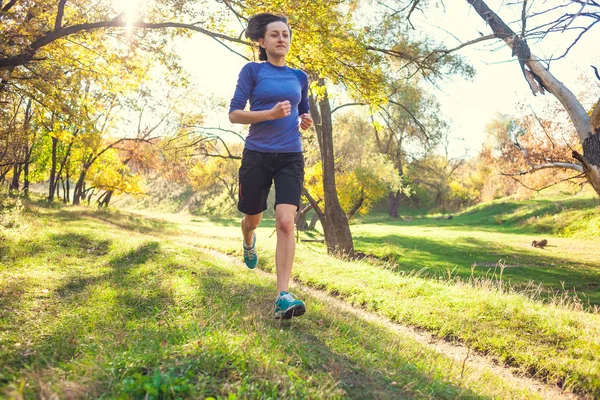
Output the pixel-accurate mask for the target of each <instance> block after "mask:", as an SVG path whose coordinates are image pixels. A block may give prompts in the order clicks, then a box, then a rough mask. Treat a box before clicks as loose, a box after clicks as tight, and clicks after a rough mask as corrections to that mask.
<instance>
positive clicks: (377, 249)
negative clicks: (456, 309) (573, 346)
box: [352, 196, 600, 308]
mask: <svg viewBox="0 0 600 400" xmlns="http://www.w3.org/2000/svg"><path fill="white" fill-rule="evenodd" d="M352 232H353V235H354V240H355V247H356V249H357V250H358V251H361V252H364V253H367V254H372V255H375V256H377V257H379V258H382V259H385V260H389V261H391V265H390V266H389V267H390V268H392V269H393V270H394V271H397V272H399V273H408V272H410V271H414V270H419V271H420V273H421V274H423V275H429V276H447V275H448V274H449V273H450V274H451V275H452V276H458V277H461V278H463V279H466V278H470V277H471V275H472V274H473V275H474V276H476V277H481V276H484V277H485V276H487V277H489V276H492V275H495V276H496V277H499V275H500V270H501V266H503V267H504V270H503V271H502V275H503V278H504V280H505V282H506V284H508V285H510V286H512V287H513V288H514V289H515V290H520V291H524V290H527V291H529V292H530V293H531V292H533V293H537V296H539V297H540V298H541V299H548V298H550V299H554V300H558V299H560V298H561V297H562V296H564V295H565V294H570V295H576V296H577V297H578V298H579V300H580V301H581V302H582V303H583V305H584V306H585V307H588V308H589V307H592V308H593V306H600V255H599V253H598V250H600V202H599V201H598V200H597V199H595V198H591V197H589V196H583V197H582V198H575V199H573V198H555V199H540V200H528V201H520V202H519V201H506V200H500V201H496V202H493V203H487V204H482V205H479V206H476V207H473V208H471V209H469V210H466V211H465V212H463V213H460V214H457V215H454V216H453V218H452V219H450V220H447V219H445V218H444V219H438V218H436V217H428V218H424V217H423V218H413V219H411V220H409V221H406V220H391V219H389V218H387V217H384V216H380V217H368V218H364V219H362V220H360V221H358V222H357V223H355V224H354V226H353V227H352ZM542 239H546V240H548V246H546V247H545V248H543V249H540V248H535V247H532V246H531V243H532V241H533V240H537V241H540V240H542Z"/></svg>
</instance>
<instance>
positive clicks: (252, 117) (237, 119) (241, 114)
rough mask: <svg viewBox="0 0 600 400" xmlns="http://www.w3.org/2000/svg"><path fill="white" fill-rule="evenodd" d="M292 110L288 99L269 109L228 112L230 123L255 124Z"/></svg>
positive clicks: (286, 114)
mask: <svg viewBox="0 0 600 400" xmlns="http://www.w3.org/2000/svg"><path fill="white" fill-rule="evenodd" d="M291 112H292V106H291V105H290V102H289V101H288V100H286V101H282V102H280V103H277V104H275V107H273V108H272V109H270V110H263V111H244V110H234V111H232V112H230V113H229V121H230V122H231V123H232V124H245V125H248V124H256V123H258V122H263V121H271V120H274V119H281V118H285V117H287V116H288V115H290V113H291Z"/></svg>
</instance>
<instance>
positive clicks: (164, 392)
mask: <svg viewBox="0 0 600 400" xmlns="http://www.w3.org/2000/svg"><path fill="white" fill-rule="evenodd" d="M193 377H194V373H193V372H192V371H190V370H188V371H187V372H186V373H185V375H184V376H178V375H177V373H176V372H175V371H174V370H173V369H169V370H168V371H166V372H161V371H159V370H155V371H154V374H153V375H150V374H148V375H144V374H142V373H140V372H136V373H134V374H133V375H132V376H130V377H128V378H126V379H125V380H124V381H123V388H122V389H121V392H120V396H119V397H118V398H119V399H122V400H129V399H148V400H167V399H181V398H183V395H185V394H189V393H190V392H191V390H192V389H193V388H194V385H192V384H191V383H190V379H192V378H193Z"/></svg>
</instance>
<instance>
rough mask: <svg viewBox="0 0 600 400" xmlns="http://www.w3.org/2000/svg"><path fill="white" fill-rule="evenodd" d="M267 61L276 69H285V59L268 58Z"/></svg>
mask: <svg viewBox="0 0 600 400" xmlns="http://www.w3.org/2000/svg"><path fill="white" fill-rule="evenodd" d="M267 61H268V62H269V63H271V64H273V65H275V66H277V67H285V57H269V58H268V59H267Z"/></svg>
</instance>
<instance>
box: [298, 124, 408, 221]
mask: <svg viewBox="0 0 600 400" xmlns="http://www.w3.org/2000/svg"><path fill="white" fill-rule="evenodd" d="M371 130H372V127H371V124H370V122H369V119H368V116H366V115H363V116H361V115H357V114H354V113H346V114H343V115H340V116H339V117H338V118H336V120H335V122H334V141H335V143H336V147H335V155H334V157H335V160H336V187H337V193H338V198H339V201H340V205H341V207H342V210H343V211H344V213H345V215H346V218H347V219H348V220H350V219H351V218H352V217H353V216H354V215H356V214H357V213H358V214H361V215H364V214H366V213H367V212H369V210H370V209H371V207H372V205H373V203H375V202H377V201H379V200H381V199H382V198H383V197H385V196H386V195H387V193H388V192H389V191H394V192H395V191H400V190H403V188H402V187H401V186H402V183H401V181H400V178H399V176H398V175H397V174H396V173H395V167H394V164H393V162H391V161H390V160H389V158H388V156H387V155H384V154H382V153H380V152H379V150H378V148H377V145H376V143H375V140H374V139H372V137H371V136H370V131H371ZM307 154H308V157H307V158H308V159H309V164H312V165H309V167H308V168H307V174H306V178H305V188H306V190H307V192H308V193H309V194H310V196H311V197H312V198H313V199H315V200H317V202H319V201H322V199H323V197H324V193H323V183H322V166H321V161H320V159H318V160H316V157H314V156H312V152H308V153H307ZM317 206H318V207H320V206H319V205H317ZM320 211H321V212H322V210H320Z"/></svg>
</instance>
